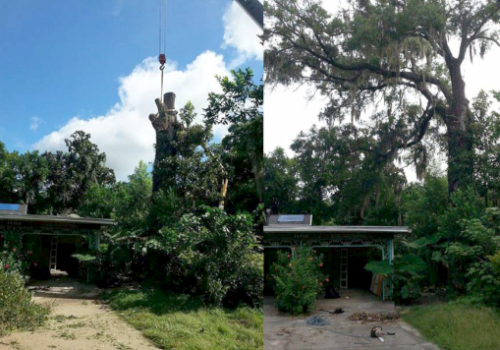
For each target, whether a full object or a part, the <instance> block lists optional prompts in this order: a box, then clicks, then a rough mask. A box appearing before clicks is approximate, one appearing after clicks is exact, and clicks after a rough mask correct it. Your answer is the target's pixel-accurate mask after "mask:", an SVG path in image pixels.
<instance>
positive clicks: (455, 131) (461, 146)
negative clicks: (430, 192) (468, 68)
mask: <svg viewBox="0 0 500 350" xmlns="http://www.w3.org/2000/svg"><path fill="white" fill-rule="evenodd" d="M448 67H449V69H450V76H451V83H452V88H453V101H452V103H451V106H450V109H449V110H448V111H447V113H446V116H444V121H445V123H446V128H447V138H448V192H449V193H450V194H451V193H453V192H455V191H456V190H457V189H459V188H462V187H464V186H467V185H469V184H471V183H472V179H473V170H474V147H473V146H474V144H473V137H472V130H471V120H472V116H471V111H470V109H469V101H468V100H467V98H466V97H465V82H464V80H463V78H462V73H461V69H460V68H461V67H460V62H458V61H452V62H448Z"/></svg>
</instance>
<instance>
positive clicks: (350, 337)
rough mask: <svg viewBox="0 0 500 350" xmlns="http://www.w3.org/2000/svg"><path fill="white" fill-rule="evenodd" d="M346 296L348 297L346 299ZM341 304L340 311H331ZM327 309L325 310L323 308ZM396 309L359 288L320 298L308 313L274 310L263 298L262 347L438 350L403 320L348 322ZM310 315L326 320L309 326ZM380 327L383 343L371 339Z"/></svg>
mask: <svg viewBox="0 0 500 350" xmlns="http://www.w3.org/2000/svg"><path fill="white" fill-rule="evenodd" d="M346 297H347V298H346ZM339 307H341V308H342V309H344V311H345V312H344V313H342V314H331V313H329V312H328V310H331V311H333V310H334V309H336V308H339ZM325 310H327V311H325ZM391 311H395V307H394V303H393V302H383V301H381V300H380V299H379V298H378V297H376V296H375V295H373V294H371V293H369V292H365V291H360V290H344V291H341V298H339V299H319V300H318V302H317V303H316V309H315V312H314V313H313V314H311V315H302V316H289V315H285V314H282V313H280V312H278V311H277V309H276V308H275V306H274V299H273V298H265V300H264V349H265V350H330V349H331V350H337V349H356V350H368V349H390V350H439V348H438V347H437V346H435V345H434V344H432V343H429V342H427V341H426V340H424V339H423V338H422V337H421V336H420V334H419V333H418V331H417V330H415V329H414V328H413V327H411V326H410V325H408V324H407V323H405V322H403V321H402V320H401V319H399V320H396V321H383V322H362V321H351V320H349V315H352V314H353V313H356V312H367V313H376V312H391ZM313 315H318V316H321V317H322V318H323V319H325V320H327V321H329V323H330V324H329V325H327V326H310V325H308V324H307V320H308V319H309V318H310V317H312V316H313ZM374 326H381V327H382V328H383V332H384V333H385V332H391V333H395V335H384V337H383V338H384V342H381V341H380V340H379V339H377V338H370V330H371V329H372V327H374Z"/></svg>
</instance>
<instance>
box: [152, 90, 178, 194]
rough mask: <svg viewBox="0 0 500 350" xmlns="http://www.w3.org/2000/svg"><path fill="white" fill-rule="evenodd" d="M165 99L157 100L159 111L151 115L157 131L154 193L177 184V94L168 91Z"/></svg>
mask: <svg viewBox="0 0 500 350" xmlns="http://www.w3.org/2000/svg"><path fill="white" fill-rule="evenodd" d="M163 100H164V102H162V101H161V100H160V99H159V98H157V99H156V100H155V103H156V106H157V107H158V113H156V114H150V115H149V120H150V121H151V123H152V124H153V128H154V129H155V132H156V147H155V148H156V152H155V161H154V164H153V193H155V192H158V191H159V190H160V189H164V190H167V189H168V188H169V187H174V186H175V176H176V162H175V161H174V158H175V156H176V155H177V148H176V145H175V141H176V139H177V132H178V131H179V130H180V129H181V125H180V123H178V122H177V111H176V110H175V94H174V93H173V92H167V93H166V94H165V95H164V97H163Z"/></svg>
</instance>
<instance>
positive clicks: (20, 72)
mask: <svg viewBox="0 0 500 350" xmlns="http://www.w3.org/2000/svg"><path fill="white" fill-rule="evenodd" d="M158 6H159V3H158V0H149V1H144V0H105V1H103V0H99V1H98V0H88V1H67V0H66V1H64V0H44V1H39V0H16V1H2V2H1V3H0V141H2V142H4V143H5V144H6V146H7V149H9V150H10V151H13V150H18V151H21V152H23V151H26V150H28V149H33V148H37V149H40V150H42V151H43V150H45V149H48V150H54V149H57V148H61V147H62V145H64V142H63V138H64V137H65V136H68V135H69V134H70V133H71V130H70V129H72V128H76V127H81V128H83V129H85V128H88V129H89V130H87V131H88V132H91V133H92V131H94V132H95V133H96V139H95V140H94V141H95V142H96V143H97V144H98V145H99V146H100V148H101V150H104V151H109V153H110V154H108V160H109V161H108V163H116V164H118V163H120V164H121V166H122V168H123V169H121V171H123V172H124V173H123V174H125V173H126V172H127V171H128V170H130V169H131V168H132V169H133V166H134V165H131V163H130V164H127V165H126V166H125V165H124V164H122V163H123V162H124V160H123V159H120V160H118V159H110V156H111V157H112V158H119V157H121V156H120V152H119V151H118V150H114V149H113V146H112V145H111V144H110V143H109V142H108V143H106V139H105V137H104V136H101V139H102V140H101V139H99V137H100V136H99V130H100V129H103V128H106V127H109V128H110V131H111V129H114V127H113V125H116V126H119V125H121V124H124V123H127V124H131V123H133V122H134V121H135V122H137V123H139V117H140V116H141V118H142V113H144V114H145V115H143V117H144V120H143V121H144V124H145V125H146V126H147V129H146V128H145V129H144V130H143V134H146V133H148V135H147V137H148V140H149V139H150V138H151V133H150V132H149V131H148V129H151V131H152V127H151V125H150V124H149V120H148V119H147V113H146V111H149V112H154V109H155V108H154V102H153V100H154V98H156V97H157V95H158V94H159V88H160V86H159V85H160V81H159V70H158V68H157V64H156V62H155V60H156V57H157V55H158ZM247 17H248V16H247V15H246V13H244V12H243V10H241V9H240V8H239V6H238V5H236V4H234V3H232V2H231V1H230V0H203V1H202V0H197V1H180V0H177V1H173V0H169V1H168V10H167V46H168V48H167V50H166V55H167V59H168V60H169V63H168V64H167V66H168V67H167V71H166V83H165V90H172V91H174V92H176V93H177V95H178V101H179V103H181V104H183V103H185V102H186V101H187V100H193V103H194V104H195V106H196V107H197V108H198V112H199V113H200V112H201V108H202V107H204V106H203V104H204V101H205V100H206V95H207V94H208V92H209V91H212V90H214V89H215V90H216V88H217V84H216V83H214V78H213V76H214V74H225V73H226V74H227V72H228V70H229V69H231V68H235V67H248V66H249V67H251V68H252V69H253V70H254V72H255V75H256V80H258V79H259V78H260V77H261V76H262V56H261V53H259V47H258V46H259V45H257V44H256V36H255V34H256V33H257V34H258V33H260V31H259V29H258V28H257V26H256V25H255V24H254V23H253V22H252V21H251V20H250V19H249V18H247ZM150 57H154V59H149V60H147V59H148V58H150ZM191 94H192V95H193V96H190V95H191ZM178 107H181V105H179V104H178ZM127 118H128V119H127ZM134 118H135V119H134ZM141 120H142V119H141ZM141 130H142V129H141ZM141 130H139V129H138V128H137V127H136V128H135V130H118V131H116V132H115V134H114V138H116V139H117V140H122V142H123V138H125V139H126V138H127V137H128V136H130V135H132V136H133V137H131V141H130V142H131V143H132V144H134V142H136V143H138V144H139V146H138V147H139V148H140V147H143V148H144V150H143V152H142V154H139V153H140V152H139V153H138V154H136V155H135V157H132V158H134V159H133V162H136V161H137V158H148V157H149V158H150V157H151V154H152V151H151V152H146V150H145V148H147V147H149V146H148V145H149V143H148V142H149V141H148V140H145V139H141V135H136V133H138V132H139V131H141ZM223 133H224V130H223V129H221V130H219V132H217V130H216V134H217V136H218V137H220V136H221V135H223ZM93 135H94V134H93ZM103 135H105V133H104V134H103ZM145 137H146V136H144V138H145ZM93 139H94V137H93ZM153 142H154V140H151V145H152V143H153ZM100 143H102V145H101V144H100ZM119 148H120V147H119ZM121 148H123V147H121ZM107 153H108V152H107ZM128 154H129V153H127V154H124V155H123V157H121V158H127V157H128ZM141 155H142V156H141ZM144 160H145V161H150V160H151V159H144ZM130 162H132V160H131V161H130ZM111 165H113V164H111ZM135 165H136V164H135ZM117 167H120V166H118V165H117ZM118 171H120V170H118ZM129 173H130V172H129ZM123 174H122V175H123Z"/></svg>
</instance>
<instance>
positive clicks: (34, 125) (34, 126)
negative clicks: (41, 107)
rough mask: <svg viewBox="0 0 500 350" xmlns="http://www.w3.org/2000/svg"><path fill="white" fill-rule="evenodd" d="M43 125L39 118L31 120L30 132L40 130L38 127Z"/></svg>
mask: <svg viewBox="0 0 500 350" xmlns="http://www.w3.org/2000/svg"><path fill="white" fill-rule="evenodd" d="M40 124H42V119H40V118H39V117H31V118H30V130H38V127H39V126H40Z"/></svg>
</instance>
